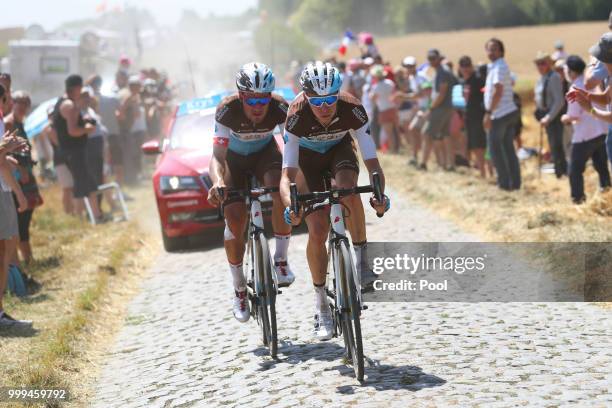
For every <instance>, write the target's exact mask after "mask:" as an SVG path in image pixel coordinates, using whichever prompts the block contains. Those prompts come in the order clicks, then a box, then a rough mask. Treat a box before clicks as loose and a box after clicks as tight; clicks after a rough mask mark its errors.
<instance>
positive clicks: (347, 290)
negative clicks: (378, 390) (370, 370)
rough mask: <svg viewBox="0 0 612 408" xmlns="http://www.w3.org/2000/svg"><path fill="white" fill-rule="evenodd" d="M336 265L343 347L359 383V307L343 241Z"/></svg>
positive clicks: (361, 379) (360, 356) (361, 377)
mask: <svg viewBox="0 0 612 408" xmlns="http://www.w3.org/2000/svg"><path fill="white" fill-rule="evenodd" d="M338 257H339V258H338V261H339V262H338V265H339V266H340V268H341V270H340V276H342V277H343V278H344V282H341V285H342V291H343V297H344V305H342V307H343V308H344V309H343V310H342V313H341V314H340V315H341V319H342V332H343V337H344V345H345V348H346V352H347V355H348V357H349V358H350V359H351V360H352V363H353V369H354V371H355V377H356V378H357V380H359V381H363V375H364V357H363V340H362V337H361V321H360V315H361V305H360V304H359V301H358V300H357V288H356V285H355V279H354V275H353V268H354V266H353V263H352V262H351V256H350V252H349V248H348V244H347V242H345V241H341V242H340V251H338Z"/></svg>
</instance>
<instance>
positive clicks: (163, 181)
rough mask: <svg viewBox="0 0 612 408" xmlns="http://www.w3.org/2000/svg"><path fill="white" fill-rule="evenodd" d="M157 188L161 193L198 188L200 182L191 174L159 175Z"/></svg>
mask: <svg viewBox="0 0 612 408" xmlns="http://www.w3.org/2000/svg"><path fill="white" fill-rule="evenodd" d="M159 188H160V190H161V191H162V193H173V192H177V191H184V190H199V189H200V188H201V187H200V183H198V179H197V177H191V176H161V177H160V178H159Z"/></svg>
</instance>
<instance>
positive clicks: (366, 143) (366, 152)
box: [354, 123, 385, 193]
mask: <svg viewBox="0 0 612 408" xmlns="http://www.w3.org/2000/svg"><path fill="white" fill-rule="evenodd" d="M354 136H355V139H357V143H358V144H359V151H360V152H361V157H362V158H363V163H364V164H365V166H366V168H367V169H368V173H369V174H372V173H373V172H375V171H376V172H378V174H380V182H381V187H382V191H383V193H384V191H385V175H384V173H383V170H382V167H380V162H379V161H378V157H377V156H376V145H375V144H374V140H373V139H372V136H371V135H370V125H369V123H366V124H365V125H363V126H362V127H360V128H359V129H357V130H355V134H354ZM371 181H372V180H370V182H371Z"/></svg>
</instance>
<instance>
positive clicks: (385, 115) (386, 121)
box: [370, 65, 399, 153]
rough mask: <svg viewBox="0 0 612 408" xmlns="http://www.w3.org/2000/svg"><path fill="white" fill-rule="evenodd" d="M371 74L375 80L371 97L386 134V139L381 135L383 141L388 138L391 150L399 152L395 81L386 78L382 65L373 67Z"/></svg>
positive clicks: (379, 121)
mask: <svg viewBox="0 0 612 408" xmlns="http://www.w3.org/2000/svg"><path fill="white" fill-rule="evenodd" d="M371 75H372V76H373V77H374V79H375V82H374V85H373V86H372V90H371V91H370V98H372V102H373V103H374V104H376V107H377V108H378V123H379V124H380V126H381V128H382V131H383V132H384V134H385V138H384V139H383V137H382V135H381V141H382V140H386V141H387V143H388V146H389V149H390V150H391V152H393V153H397V152H398V149H399V141H398V138H397V125H398V114H397V107H396V106H395V102H394V93H395V83H393V81H391V80H389V79H387V78H385V73H384V70H383V68H382V66H380V65H376V66H374V67H373V68H372V70H371Z"/></svg>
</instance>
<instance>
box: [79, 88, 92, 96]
mask: <svg viewBox="0 0 612 408" xmlns="http://www.w3.org/2000/svg"><path fill="white" fill-rule="evenodd" d="M81 95H87V96H89V97H90V98H91V97H93V96H94V91H93V89H91V87H90V86H84V87H83V89H81Z"/></svg>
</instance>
